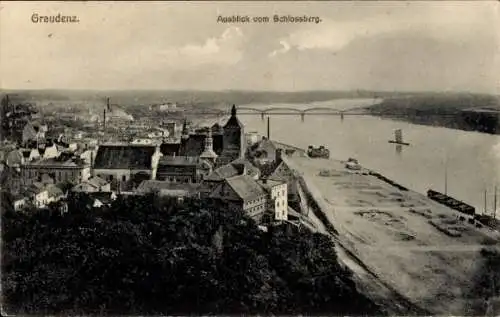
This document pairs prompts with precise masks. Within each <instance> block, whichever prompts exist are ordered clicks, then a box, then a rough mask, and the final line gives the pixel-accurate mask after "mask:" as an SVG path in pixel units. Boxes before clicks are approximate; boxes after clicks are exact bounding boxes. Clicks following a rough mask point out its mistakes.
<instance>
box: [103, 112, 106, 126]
mask: <svg viewBox="0 0 500 317" xmlns="http://www.w3.org/2000/svg"><path fill="white" fill-rule="evenodd" d="M102 129H103V130H106V109H104V118H103V120H102Z"/></svg>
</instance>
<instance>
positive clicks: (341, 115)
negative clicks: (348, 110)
mask: <svg viewBox="0 0 500 317" xmlns="http://www.w3.org/2000/svg"><path fill="white" fill-rule="evenodd" d="M340 120H341V121H344V113H343V112H341V113H340Z"/></svg>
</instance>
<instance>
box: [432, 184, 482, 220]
mask: <svg viewBox="0 0 500 317" xmlns="http://www.w3.org/2000/svg"><path fill="white" fill-rule="evenodd" d="M427 197H429V198H430V199H432V200H434V201H436V202H438V203H440V204H442V205H445V206H447V207H450V208H452V209H454V210H457V211H459V212H461V213H463V214H466V215H469V216H474V215H475V214H476V208H474V207H472V206H471V205H468V204H466V203H464V202H462V201H459V200H456V199H455V198H453V197H450V196H448V195H445V194H442V193H440V192H437V191H435V190H432V189H429V190H428V191H427Z"/></svg>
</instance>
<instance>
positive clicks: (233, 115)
mask: <svg viewBox="0 0 500 317" xmlns="http://www.w3.org/2000/svg"><path fill="white" fill-rule="evenodd" d="M231 117H236V105H233V107H232V108H231Z"/></svg>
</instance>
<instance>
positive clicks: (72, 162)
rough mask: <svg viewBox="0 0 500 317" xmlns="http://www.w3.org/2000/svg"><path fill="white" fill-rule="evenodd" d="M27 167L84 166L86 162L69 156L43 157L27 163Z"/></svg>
mask: <svg viewBox="0 0 500 317" xmlns="http://www.w3.org/2000/svg"><path fill="white" fill-rule="evenodd" d="M25 166H27V167H30V166H31V167H34V166H41V167H56V168H57V167H84V166H85V163H84V162H83V161H81V160H78V159H71V158H70V159H67V158H49V159H41V160H38V161H34V162H30V163H28V164H26V165H25Z"/></svg>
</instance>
